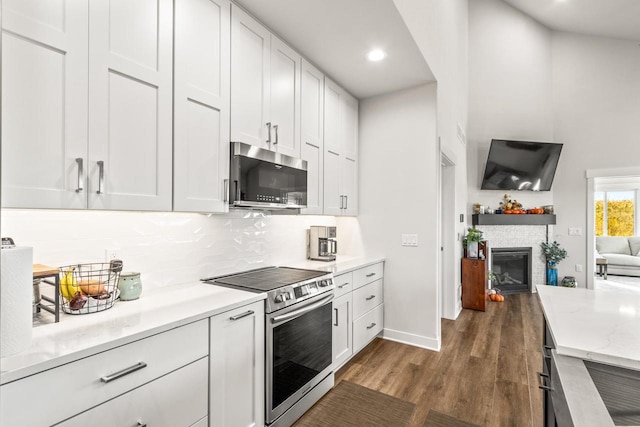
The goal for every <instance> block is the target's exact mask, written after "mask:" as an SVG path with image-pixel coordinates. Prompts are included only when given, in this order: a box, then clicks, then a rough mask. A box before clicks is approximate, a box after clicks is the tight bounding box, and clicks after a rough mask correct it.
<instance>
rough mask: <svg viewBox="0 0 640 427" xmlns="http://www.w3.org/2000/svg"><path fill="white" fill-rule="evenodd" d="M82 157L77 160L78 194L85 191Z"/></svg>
mask: <svg viewBox="0 0 640 427" xmlns="http://www.w3.org/2000/svg"><path fill="white" fill-rule="evenodd" d="M82 162H83V160H82V157H78V158H76V163H77V164H78V186H77V187H76V193H81V192H82V190H84V187H83V186H84V167H83V166H82Z"/></svg>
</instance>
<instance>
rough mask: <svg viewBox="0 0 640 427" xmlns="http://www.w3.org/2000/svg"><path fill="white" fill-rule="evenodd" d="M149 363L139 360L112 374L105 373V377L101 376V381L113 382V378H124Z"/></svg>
mask: <svg viewBox="0 0 640 427" xmlns="http://www.w3.org/2000/svg"><path fill="white" fill-rule="evenodd" d="M146 367H147V364H146V363H144V362H138V363H136V364H135V365H133V366H129V367H128V368H125V369H123V370H122V371H118V372H116V373H115V374H111V375H105V376H104V377H100V381H102V382H103V383H105V384H106V383H108V382H111V381H113V380H117V379H118V378H122V377H124V376H125V375H129V374H131V373H133V372H135V371H139V370H140V369H142V368H146Z"/></svg>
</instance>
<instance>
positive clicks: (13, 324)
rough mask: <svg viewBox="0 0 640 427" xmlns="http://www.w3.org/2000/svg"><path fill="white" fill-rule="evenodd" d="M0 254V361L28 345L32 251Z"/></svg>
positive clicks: (15, 250) (18, 248)
mask: <svg viewBox="0 0 640 427" xmlns="http://www.w3.org/2000/svg"><path fill="white" fill-rule="evenodd" d="M0 253H2V264H0V265H1V266H2V275H1V277H0V279H1V281H0V337H1V338H0V357H7V356H11V355H13V354H16V353H19V352H21V351H24V350H26V349H27V348H29V346H30V345H31V327H32V321H33V316H32V306H31V304H32V301H31V299H32V298H31V297H32V293H33V248H29V247H24V246H23V247H20V246H18V247H15V248H10V249H2V250H0Z"/></svg>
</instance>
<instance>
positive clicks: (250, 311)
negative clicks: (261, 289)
mask: <svg viewBox="0 0 640 427" xmlns="http://www.w3.org/2000/svg"><path fill="white" fill-rule="evenodd" d="M253 313H255V311H253V310H249V311H245V312H244V313H241V314H236V315H235V316H231V317H229V320H238V319H242V318H243V317H247V316H251V315H252V314H253Z"/></svg>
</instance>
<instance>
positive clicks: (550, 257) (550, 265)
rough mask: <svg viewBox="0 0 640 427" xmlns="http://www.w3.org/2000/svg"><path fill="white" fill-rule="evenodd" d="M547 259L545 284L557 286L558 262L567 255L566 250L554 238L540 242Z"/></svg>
mask: <svg viewBox="0 0 640 427" xmlns="http://www.w3.org/2000/svg"><path fill="white" fill-rule="evenodd" d="M540 247H541V248H542V252H543V253H544V257H545V259H546V261H547V285H551V286H558V263H559V262H560V261H562V260H563V259H565V258H566V257H567V251H566V250H565V249H563V248H562V247H561V246H560V244H559V243H558V242H556V241H555V240H554V241H553V243H548V242H542V243H541V244H540Z"/></svg>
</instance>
